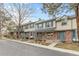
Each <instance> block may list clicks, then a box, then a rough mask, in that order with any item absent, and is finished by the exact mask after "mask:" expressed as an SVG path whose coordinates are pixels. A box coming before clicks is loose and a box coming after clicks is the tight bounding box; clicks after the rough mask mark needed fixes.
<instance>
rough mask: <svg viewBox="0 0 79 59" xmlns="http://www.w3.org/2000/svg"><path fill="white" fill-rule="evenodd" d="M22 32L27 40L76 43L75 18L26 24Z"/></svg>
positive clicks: (68, 17) (67, 17)
mask: <svg viewBox="0 0 79 59" xmlns="http://www.w3.org/2000/svg"><path fill="white" fill-rule="evenodd" d="M23 31H24V35H25V37H26V38H28V39H31V38H33V39H38V40H52V41H65V42H67V43H71V42H73V41H78V37H77V24H76V18H75V17H73V16H64V17H62V18H57V19H50V20H39V21H35V22H28V23H27V24H24V25H23Z"/></svg>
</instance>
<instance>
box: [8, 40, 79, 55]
mask: <svg viewBox="0 0 79 59" xmlns="http://www.w3.org/2000/svg"><path fill="white" fill-rule="evenodd" d="M7 40H9V41H14V42H18V43H24V44H28V45H32V46H37V47H42V48H46V49H50V50H55V51H60V52H65V53H71V54H75V55H79V52H78V51H73V50H67V49H62V48H57V47H50V46H44V45H40V44H35V43H27V42H22V41H19V40H11V39H7Z"/></svg>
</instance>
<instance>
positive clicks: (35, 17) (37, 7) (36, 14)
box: [6, 3, 74, 21]
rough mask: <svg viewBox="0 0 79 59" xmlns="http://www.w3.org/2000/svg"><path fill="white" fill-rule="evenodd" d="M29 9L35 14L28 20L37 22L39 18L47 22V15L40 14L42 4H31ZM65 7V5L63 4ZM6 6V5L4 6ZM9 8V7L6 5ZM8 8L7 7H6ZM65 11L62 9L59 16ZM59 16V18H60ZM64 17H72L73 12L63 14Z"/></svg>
mask: <svg viewBox="0 0 79 59" xmlns="http://www.w3.org/2000/svg"><path fill="white" fill-rule="evenodd" d="M30 5H31V7H32V8H33V9H34V10H35V12H34V13H33V14H32V16H33V17H31V18H30V20H31V21H37V20H39V18H41V19H43V20H48V19H49V17H48V14H45V13H44V12H42V10H41V8H42V4H41V3H31V4H30ZM65 5H67V4H65ZM6 6H7V4H6ZM8 6H9V5H8ZM7 8H9V7H7ZM66 10H67V8H64V11H63V12H60V13H61V14H64V12H65V11H66ZM61 14H60V15H59V16H61ZM65 14H66V15H74V11H70V12H68V13H65Z"/></svg>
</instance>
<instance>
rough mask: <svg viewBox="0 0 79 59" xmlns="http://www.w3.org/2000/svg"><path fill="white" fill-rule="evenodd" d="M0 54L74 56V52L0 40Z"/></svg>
mask: <svg viewBox="0 0 79 59" xmlns="http://www.w3.org/2000/svg"><path fill="white" fill-rule="evenodd" d="M0 56H76V55H74V54H70V53H65V52H59V51H55V50H49V49H45V48H40V47H36V46H31V45H26V44H23V43H17V42H13V41H9V40H0Z"/></svg>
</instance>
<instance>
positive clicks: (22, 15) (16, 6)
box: [8, 3, 34, 38]
mask: <svg viewBox="0 0 79 59" xmlns="http://www.w3.org/2000/svg"><path fill="white" fill-rule="evenodd" d="M9 7H10V8H9V9H10V10H9V11H8V12H9V14H10V15H11V17H12V19H13V21H14V22H15V24H16V26H17V31H18V38H20V32H21V31H22V25H23V23H26V20H28V18H30V17H31V14H32V13H33V12H34V10H33V9H32V8H31V6H30V4H24V3H21V4H20V3H13V4H9Z"/></svg>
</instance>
